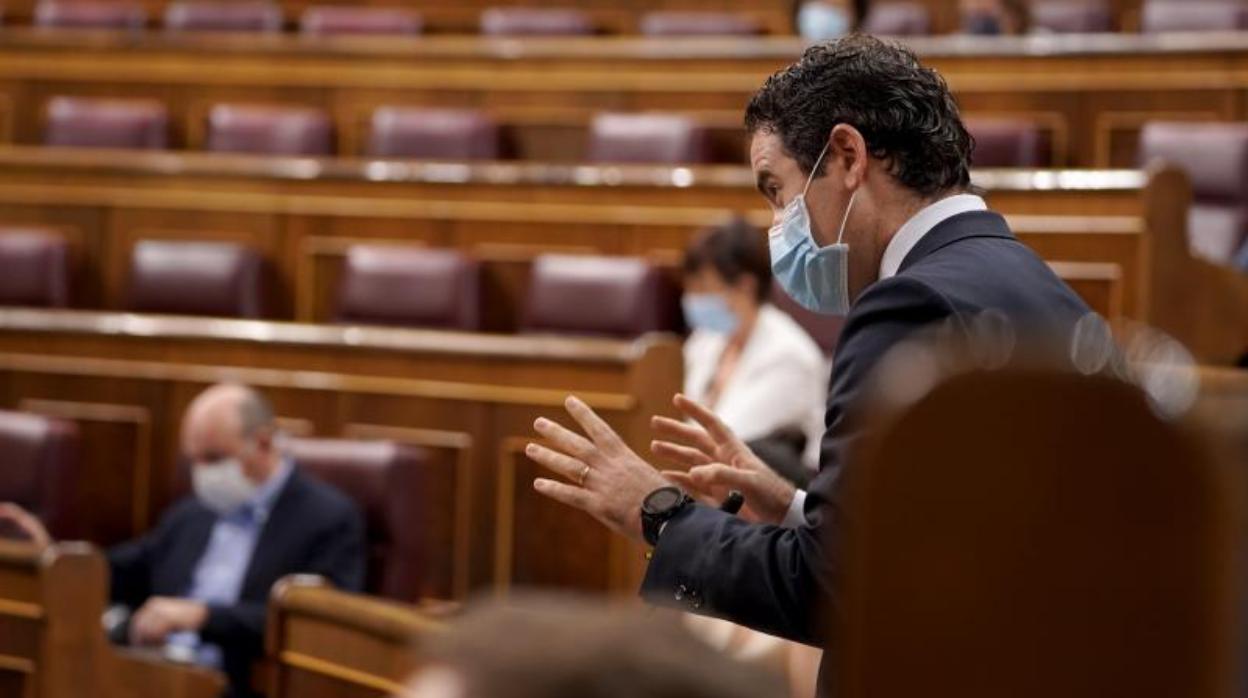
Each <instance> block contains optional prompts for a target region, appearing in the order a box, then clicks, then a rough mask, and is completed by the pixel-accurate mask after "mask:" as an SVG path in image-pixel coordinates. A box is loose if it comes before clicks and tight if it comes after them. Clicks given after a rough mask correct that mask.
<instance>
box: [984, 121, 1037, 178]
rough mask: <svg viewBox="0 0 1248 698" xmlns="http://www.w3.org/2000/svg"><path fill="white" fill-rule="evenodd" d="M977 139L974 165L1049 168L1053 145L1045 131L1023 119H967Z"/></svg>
mask: <svg viewBox="0 0 1248 698" xmlns="http://www.w3.org/2000/svg"><path fill="white" fill-rule="evenodd" d="M966 130H967V131H969V132H970V134H971V136H972V137H974V139H975V151H974V153H972V155H971V159H972V162H974V164H975V167H1047V166H1048V165H1049V160H1050V158H1049V154H1050V152H1051V147H1050V145H1049V140H1048V138H1046V134H1045V133H1044V132H1043V131H1041V129H1040V127H1039V126H1038V125H1037V124H1036V123H1035V122H1032V121H1026V120H1022V119H967V120H966Z"/></svg>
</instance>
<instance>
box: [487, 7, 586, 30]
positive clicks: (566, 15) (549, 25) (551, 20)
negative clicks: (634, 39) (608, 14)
mask: <svg viewBox="0 0 1248 698" xmlns="http://www.w3.org/2000/svg"><path fill="white" fill-rule="evenodd" d="M481 33H482V34H485V35H487V36H587V35H589V34H593V33H594V24H593V22H592V21H591V20H590V18H589V15H587V14H585V13H584V12H581V11H580V10H574V9H557V8H539V7H491V8H488V9H486V10H485V11H484V12H482V13H481Z"/></svg>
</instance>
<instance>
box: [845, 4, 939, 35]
mask: <svg viewBox="0 0 1248 698" xmlns="http://www.w3.org/2000/svg"><path fill="white" fill-rule="evenodd" d="M862 30H863V31H864V32H866V33H868V34H878V35H881V36H926V35H928V34H930V33H931V31H932V17H931V13H930V12H929V11H928V9H927V7H926V6H925V5H923V3H919V2H881V3H875V4H873V5H871V9H870V11H868V12H867V16H866V19H864V20H863V22H862Z"/></svg>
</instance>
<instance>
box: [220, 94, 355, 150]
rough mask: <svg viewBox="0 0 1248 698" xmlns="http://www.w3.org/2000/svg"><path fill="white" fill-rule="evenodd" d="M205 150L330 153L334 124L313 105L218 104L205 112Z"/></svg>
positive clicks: (332, 143)
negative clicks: (206, 119) (206, 124)
mask: <svg viewBox="0 0 1248 698" xmlns="http://www.w3.org/2000/svg"><path fill="white" fill-rule="evenodd" d="M204 147H205V149H206V150H210V151H214V152H229V153H261V154H266V155H330V154H332V153H333V152H334V126H333V122H332V121H331V120H330V118H329V115H328V114H326V113H325V112H324V111H322V110H320V109H316V108H313V107H290V106H277V105H265V104H218V105H216V106H214V107H213V108H212V111H210V112H209V114H208V140H207V142H206V143H205V146H204Z"/></svg>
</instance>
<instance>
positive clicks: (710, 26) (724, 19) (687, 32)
mask: <svg viewBox="0 0 1248 698" xmlns="http://www.w3.org/2000/svg"><path fill="white" fill-rule="evenodd" d="M640 29H641V33H642V34H643V35H645V36H755V35H758V34H762V33H763V27H762V25H761V24H759V22H758V20H756V19H754V18H753V17H750V16H748V15H743V14H739V13H736V12H672V11H660V12H648V13H646V14H645V15H642V17H641V22H640Z"/></svg>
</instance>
